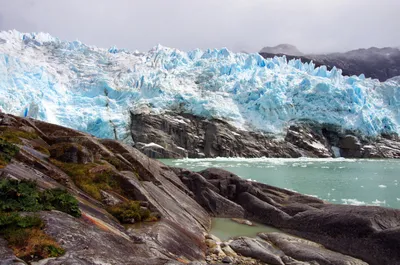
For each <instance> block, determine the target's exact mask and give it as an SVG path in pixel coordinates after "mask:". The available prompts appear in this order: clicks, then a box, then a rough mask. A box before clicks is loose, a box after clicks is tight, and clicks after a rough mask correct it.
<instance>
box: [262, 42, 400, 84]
mask: <svg viewBox="0 0 400 265" xmlns="http://www.w3.org/2000/svg"><path fill="white" fill-rule="evenodd" d="M279 46H281V45H278V46H276V47H279ZM284 46H286V44H285V45H284ZM289 46H291V47H294V46H292V45H289ZM294 50H297V48H296V47H294ZM277 51H278V49H276V50H274V49H266V48H263V49H262V50H261V51H260V54H261V55H262V56H263V57H264V58H272V57H274V56H277V55H278V56H281V55H286V57H287V58H288V59H293V58H300V59H302V61H303V62H310V61H311V60H312V61H314V63H315V64H316V65H317V66H320V65H326V66H328V69H331V68H332V67H334V66H336V67H337V68H340V69H342V70H343V74H344V75H360V74H364V75H365V76H366V77H371V78H374V79H379V80H380V81H386V80H387V79H389V78H392V77H394V76H398V75H400V50H399V49H398V48H389V47H387V48H375V47H373V48H369V49H358V50H353V51H349V52H345V53H330V54H301V52H299V53H300V54H293V53H292V51H289V50H288V51H286V52H277ZM297 51H298V50H297Z"/></svg>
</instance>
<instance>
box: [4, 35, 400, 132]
mask: <svg viewBox="0 0 400 265" xmlns="http://www.w3.org/2000/svg"><path fill="white" fill-rule="evenodd" d="M0 110H2V111H4V112H8V113H12V114H16V115H21V116H30V117H34V118H38V119H41V120H45V121H49V122H52V123H57V124H60V125H64V126H68V127H71V128H75V129H79V130H83V131H86V132H89V133H92V134H94V135H96V136H98V137H104V138H115V137H116V136H117V138H118V139H129V112H130V111H134V112H152V113H163V112H164V111H167V110H179V111H184V112H189V113H193V114H196V115H201V116H204V117H215V118H222V119H225V120H227V121H229V122H230V123H232V124H234V125H235V126H237V127H240V128H243V129H247V130H263V131H268V132H274V133H280V132H282V131H283V130H284V128H285V127H286V126H288V125H289V124H291V123H293V122H295V121H296V120H299V119H310V120H314V121H317V122H326V123H332V124H336V125H340V126H343V127H344V128H348V129H356V130H359V131H361V132H362V133H365V134H367V135H376V134H380V133H383V132H396V133H399V131H400V127H399V124H400V113H399V110H400V83H399V80H398V79H396V78H394V79H392V80H389V81H387V82H385V83H380V82H379V81H377V80H371V79H365V78H364V77H363V76H360V77H356V76H352V77H345V76H343V75H342V74H341V71H340V70H338V69H335V68H334V69H333V70H331V71H328V70H327V68H326V67H324V66H323V67H319V68H315V66H314V65H313V64H312V63H311V64H308V63H304V64H303V63H302V62H301V61H299V60H292V61H289V62H287V61H286V58H285V57H280V58H278V57H276V58H274V59H263V58H262V57H261V56H260V55H258V54H243V53H232V52H230V51H229V50H227V49H220V50H218V49H212V50H211V49H210V50H206V51H202V50H193V51H190V52H182V51H179V50H176V49H171V48H166V47H163V46H160V45H158V46H156V47H154V48H153V49H152V50H150V51H149V52H146V53H139V52H129V51H127V50H120V49H118V48H116V47H112V48H110V49H100V48H96V47H91V46H87V45H85V44H83V43H81V42H79V41H74V42H66V41H61V40H59V39H57V38H54V37H52V36H50V35H48V34H44V33H38V34H35V33H32V34H23V33H19V32H17V31H8V32H1V33H0Z"/></svg>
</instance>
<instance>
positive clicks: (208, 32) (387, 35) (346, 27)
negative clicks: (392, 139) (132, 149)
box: [0, 0, 400, 53]
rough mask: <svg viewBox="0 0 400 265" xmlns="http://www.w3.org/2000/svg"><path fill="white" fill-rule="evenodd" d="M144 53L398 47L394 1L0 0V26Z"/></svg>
mask: <svg viewBox="0 0 400 265" xmlns="http://www.w3.org/2000/svg"><path fill="white" fill-rule="evenodd" d="M10 29H17V30H18V31H21V32H40V31H43V32H49V33H50V34H52V35H54V36H56V37H59V38H61V39H63V40H76V39H79V40H80V41H82V42H84V43H86V44H90V45H96V46H99V47H104V48H107V47H110V46H113V45H116V46H117V47H119V48H127V49H130V50H134V49H137V50H140V51H146V50H149V49H150V48H151V47H153V46H155V45H156V44H158V43H160V44H162V45H164V46H169V47H175V48H179V49H182V50H189V49H193V48H197V47H199V48H221V47H228V48H229V49H231V50H234V51H241V50H246V51H251V52H254V51H258V50H260V49H261V48H262V47H263V46H273V45H277V44H280V43H290V44H294V45H296V46H297V47H298V48H299V49H300V50H301V51H303V52H316V53H317V52H332V51H345V50H350V49H355V48H360V47H371V46H377V47H384V46H400V0H108V1H106V0H0V30H10Z"/></svg>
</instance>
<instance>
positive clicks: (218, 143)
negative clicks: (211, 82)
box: [131, 113, 400, 158]
mask: <svg viewBox="0 0 400 265" xmlns="http://www.w3.org/2000/svg"><path fill="white" fill-rule="evenodd" d="M131 134H132V139H133V141H134V142H135V145H136V147H137V148H138V149H139V150H141V151H142V152H143V153H144V154H146V155H147V156H149V157H152V158H184V157H189V158H202V157H263V156H264V157H284V158H288V157H294V158H297V157H302V156H305V157H336V156H341V157H346V158H380V157H381V158H400V141H399V138H398V136H397V135H383V136H379V137H374V138H371V137H366V136H363V135H361V134H359V133H357V132H355V131H350V130H344V129H342V128H339V127H337V126H333V125H329V124H317V123H313V122H309V121H303V122H301V123H297V124H294V125H292V126H289V127H288V129H287V131H286V135H284V137H281V138H277V137H276V136H274V135H268V134H265V133H261V132H251V131H242V130H239V129H237V128H236V127H234V126H232V125H230V124H229V123H227V122H225V121H222V120H217V119H212V120H207V119H205V118H201V117H198V116H194V115H191V114H180V115H178V114H175V113H169V114H164V115H150V114H132V115H131ZM282 138H283V139H282Z"/></svg>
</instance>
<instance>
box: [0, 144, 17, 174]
mask: <svg viewBox="0 0 400 265" xmlns="http://www.w3.org/2000/svg"><path fill="white" fill-rule="evenodd" d="M18 152H19V148H18V147H17V146H15V145H14V144H12V143H9V142H7V141H6V140H4V139H2V138H0V168H3V167H5V166H6V165H7V164H8V163H10V161H11V159H12V158H13V157H14V156H15V155H16V154H18Z"/></svg>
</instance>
